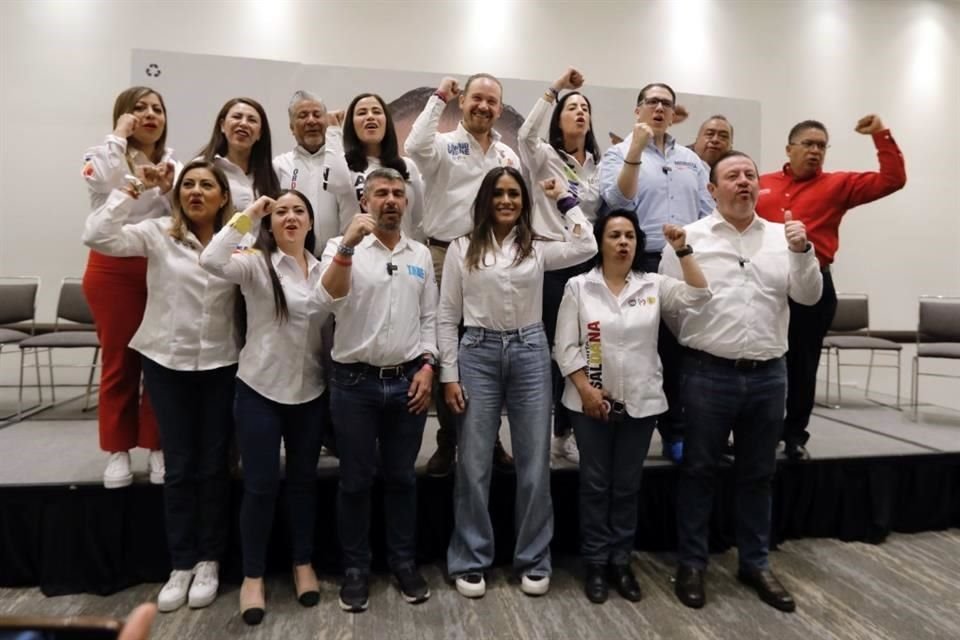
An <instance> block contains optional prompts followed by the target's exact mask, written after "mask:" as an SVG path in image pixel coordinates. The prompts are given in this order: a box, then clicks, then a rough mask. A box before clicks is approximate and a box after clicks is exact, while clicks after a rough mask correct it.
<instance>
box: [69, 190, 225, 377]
mask: <svg viewBox="0 0 960 640" xmlns="http://www.w3.org/2000/svg"><path fill="white" fill-rule="evenodd" d="M134 202H135V201H134V200H132V199H131V198H130V197H129V196H128V195H127V194H126V193H124V192H122V191H114V192H113V193H112V194H110V198H109V199H108V200H107V202H106V204H105V205H104V206H102V207H100V208H99V209H97V210H96V211H94V212H93V213H91V214H90V215H89V217H87V224H86V228H85V229H84V231H83V243H84V244H85V245H87V246H88V247H90V248H91V249H95V250H97V251H99V252H101V253H104V254H106V255H108V256H117V257H131V256H143V257H146V258H147V307H146V310H145V311H144V312H143V321H142V322H141V323H140V328H139V329H137V333H136V334H135V335H134V336H133V339H132V340H131V341H130V348H131V349H133V350H134V351H138V352H139V353H141V354H143V355H145V356H146V357H148V358H150V359H151V360H153V361H155V362H157V363H158V364H160V365H162V366H164V367H167V368H168V369H175V370H177V371H205V370H208V369H216V368H219V367H225V366H228V365H231V364H236V362H237V354H238V352H239V348H238V345H237V342H238V341H237V336H236V332H235V327H234V317H233V316H234V302H235V300H236V293H237V287H236V285H234V284H232V283H230V282H227V281H226V280H223V279H221V278H218V277H216V276H213V275H211V274H209V273H207V272H206V271H204V270H203V269H202V268H200V262H199V258H200V250H201V245H200V241H199V240H197V237H196V236H195V235H193V234H192V233H190V232H189V231H187V233H186V238H185V239H184V241H183V242H180V241H177V240H174V239H173V238H172V237H171V236H170V222H171V218H169V217H165V218H151V219H150V220H143V221H141V222H138V223H136V224H125V222H126V220H127V214H128V212H129V210H130V208H131V207H132V205H133V203H134Z"/></svg>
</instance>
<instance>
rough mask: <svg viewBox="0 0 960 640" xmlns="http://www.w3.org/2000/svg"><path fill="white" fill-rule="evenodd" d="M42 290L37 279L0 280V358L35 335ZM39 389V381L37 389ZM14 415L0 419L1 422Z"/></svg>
mask: <svg viewBox="0 0 960 640" xmlns="http://www.w3.org/2000/svg"><path fill="white" fill-rule="evenodd" d="M39 289H40V278H38V277H37V276H9V277H0V358H2V357H3V350H4V349H5V348H6V347H8V346H12V345H16V344H19V343H20V342H22V341H23V340H26V339H27V338H29V337H30V336H32V335H33V334H34V331H35V325H36V317H35V316H36V310H37V291H38V290H39ZM4 325H7V326H4ZM9 325H13V326H9ZM39 386H40V378H39V377H38V378H37V388H39ZM13 415H14V414H9V415H5V416H0V420H6V419H7V418H10V417H12V416H13Z"/></svg>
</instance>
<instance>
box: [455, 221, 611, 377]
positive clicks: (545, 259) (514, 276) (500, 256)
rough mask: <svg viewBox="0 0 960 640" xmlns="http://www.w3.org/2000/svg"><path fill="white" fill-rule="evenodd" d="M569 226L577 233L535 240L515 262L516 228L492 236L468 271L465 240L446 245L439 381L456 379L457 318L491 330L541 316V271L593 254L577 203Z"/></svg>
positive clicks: (505, 328) (590, 233)
mask: <svg viewBox="0 0 960 640" xmlns="http://www.w3.org/2000/svg"><path fill="white" fill-rule="evenodd" d="M567 220H568V224H569V225H570V228H571V229H572V228H573V227H574V226H575V225H577V224H579V225H580V227H581V228H580V234H579V235H577V236H574V235H573V234H571V235H570V236H569V239H568V240H567V241H556V240H534V241H533V252H532V253H531V254H530V255H529V256H527V258H526V259H525V260H524V261H523V262H521V263H520V264H514V261H515V260H516V257H517V251H518V248H517V245H516V238H517V230H516V227H514V228H513V229H512V230H511V231H510V233H508V234H507V237H506V238H504V239H503V244H502V245H501V244H498V243H497V240H496V238H495V237H494V238H492V242H493V248H492V250H491V251H490V252H488V253H487V254H486V255H485V256H483V258H482V260H481V264H482V266H481V267H479V268H477V269H473V270H470V269H468V268H467V265H466V256H467V249H468V248H469V247H470V239H469V238H468V237H466V236H463V237H460V238H457V239H456V240H454V241H453V242H452V243H450V247H449V248H448V249H447V257H446V258H445V260H444V263H443V282H442V284H441V285H440V286H441V291H440V312H439V321H438V328H437V338H438V340H439V343H440V381H441V382H457V381H459V380H460V372H459V370H458V368H457V355H458V354H457V338H458V333H457V327H458V325H459V324H460V320H461V318H462V319H463V324H464V325H465V326H467V327H482V328H484V329H491V330H494V331H511V330H514V329H520V328H522V327H526V326H529V325H532V324H535V323H537V322H540V321H542V320H543V272H544V271H553V270H555V269H565V268H567V267H572V266H574V265H578V264H580V263H581V262H583V261H584V260H586V259H588V258H590V257H591V256H593V255H595V254H596V253H597V241H596V239H595V238H594V237H593V230H592V227H591V226H590V223H589V222H587V219H586V217H585V216H584V215H583V212H582V211H580V208H579V207H574V208H573V209H571V210H570V211H568V212H567Z"/></svg>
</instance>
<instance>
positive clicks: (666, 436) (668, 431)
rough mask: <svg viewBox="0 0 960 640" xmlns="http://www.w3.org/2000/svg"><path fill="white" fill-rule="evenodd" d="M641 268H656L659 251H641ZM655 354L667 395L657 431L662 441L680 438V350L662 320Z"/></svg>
mask: <svg viewBox="0 0 960 640" xmlns="http://www.w3.org/2000/svg"><path fill="white" fill-rule="evenodd" d="M643 270H644V271H646V272H648V273H657V272H659V271H660V253H659V252H657V253H652V252H651V253H644V254H643ZM657 354H658V355H659V356H660V364H661V365H662V366H663V394H664V395H665V396H667V405H668V407H669V408H668V409H667V410H666V412H664V413H662V414H660V415H659V416H657V431H659V432H660V439H661V440H662V441H663V442H664V444H666V443H670V442H676V441H678V440H683V434H684V431H685V430H686V429H685V428H684V415H685V414H684V412H683V403H682V398H681V394H680V375H681V374H680V366H681V365H680V363H681V361H682V357H683V350H682V349H681V348H680V343H679V342H677V338H676V337H675V336H674V335H673V332H672V331H670V329H669V328H667V325H666V323H664V322H663V320H661V321H660V330H659V332H658V334H657Z"/></svg>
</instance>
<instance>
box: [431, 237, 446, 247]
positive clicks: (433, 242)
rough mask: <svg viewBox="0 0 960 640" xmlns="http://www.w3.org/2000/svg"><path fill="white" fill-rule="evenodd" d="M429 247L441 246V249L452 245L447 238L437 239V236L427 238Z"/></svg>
mask: <svg viewBox="0 0 960 640" xmlns="http://www.w3.org/2000/svg"><path fill="white" fill-rule="evenodd" d="M427 246H428V247H440V248H441V249H446V248H447V247H449V246H450V243H449V242H447V241H446V240H437V239H436V238H427Z"/></svg>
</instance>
